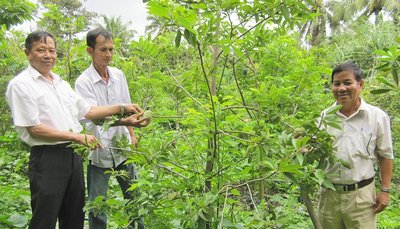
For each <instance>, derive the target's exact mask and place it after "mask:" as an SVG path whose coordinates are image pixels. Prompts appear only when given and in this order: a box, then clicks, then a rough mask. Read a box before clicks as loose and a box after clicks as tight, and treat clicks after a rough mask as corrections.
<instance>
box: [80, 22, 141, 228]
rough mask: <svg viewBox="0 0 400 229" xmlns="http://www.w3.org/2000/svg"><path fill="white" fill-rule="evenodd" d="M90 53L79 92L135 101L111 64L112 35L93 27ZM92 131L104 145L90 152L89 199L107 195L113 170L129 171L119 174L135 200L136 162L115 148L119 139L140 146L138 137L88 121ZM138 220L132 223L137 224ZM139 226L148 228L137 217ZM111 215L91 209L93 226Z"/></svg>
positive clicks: (96, 98)
mask: <svg viewBox="0 0 400 229" xmlns="http://www.w3.org/2000/svg"><path fill="white" fill-rule="evenodd" d="M86 42H87V49H86V50H87V52H88V53H89V55H90V56H91V58H92V64H91V65H90V66H89V68H87V69H86V70H85V71H84V72H83V73H82V74H81V75H80V76H79V77H78V79H77V80H76V82H75V91H76V92H77V93H78V94H80V95H81V96H82V97H83V98H84V99H85V100H86V102H88V103H89V104H90V105H93V106H98V105H109V104H115V103H120V104H126V103H131V99H130V94H129V89H128V84H127V81H126V78H125V75H124V74H123V73H122V71H120V70H119V69H117V68H114V67H110V66H109V64H110V62H111V59H112V56H113V51H114V44H113V38H112V34H111V33H110V32H109V31H107V30H105V29H103V28H97V29H94V30H91V31H89V32H88V33H87V36H86ZM87 129H88V131H89V132H91V133H93V134H94V135H95V136H96V137H97V138H98V139H100V142H101V144H102V145H103V148H98V149H96V150H94V151H92V152H91V153H90V155H89V164H88V169H87V173H88V174H87V183H88V194H89V201H93V200H95V199H96V197H98V196H104V197H106V196H107V190H108V183H109V180H110V173H107V171H110V170H111V169H113V170H117V171H125V172H126V173H127V175H128V179H126V178H122V177H117V181H118V183H119V185H120V187H121V190H122V193H123V195H124V198H125V199H129V200H131V199H133V195H132V193H131V192H130V191H128V188H129V187H130V186H131V184H132V181H133V180H134V179H137V174H136V173H137V172H136V168H135V165H134V164H126V163H125V162H126V160H127V158H126V157H125V156H124V155H122V153H121V152H119V151H117V150H115V147H116V145H115V142H114V141H115V140H114V139H115V138H118V139H121V138H126V139H127V140H129V142H130V143H131V144H134V145H136V144H137V139H136V136H135V132H134V130H133V128H132V127H125V126H118V127H111V128H109V129H108V130H103V129H102V127H101V126H96V125H95V124H94V123H92V122H90V123H88V124H87ZM134 223H135V222H132V225H130V226H131V227H133V226H134V225H133V224H134ZM136 223H137V224H138V228H144V225H143V220H142V219H141V218H140V220H137V222H136ZM106 227H107V217H106V215H105V214H104V213H99V214H97V215H94V214H93V212H89V228H90V229H103V228H104V229H105V228H106Z"/></svg>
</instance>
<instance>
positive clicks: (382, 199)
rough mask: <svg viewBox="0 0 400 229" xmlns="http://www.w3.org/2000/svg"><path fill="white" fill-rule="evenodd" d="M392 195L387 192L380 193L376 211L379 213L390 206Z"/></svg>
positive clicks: (376, 202)
mask: <svg viewBox="0 0 400 229" xmlns="http://www.w3.org/2000/svg"><path fill="white" fill-rule="evenodd" d="M389 200H390V194H389V193H387V192H379V193H378V195H377V196H376V198H375V204H374V211H375V213H379V212H381V211H383V210H385V208H386V207H387V206H388V205H389Z"/></svg>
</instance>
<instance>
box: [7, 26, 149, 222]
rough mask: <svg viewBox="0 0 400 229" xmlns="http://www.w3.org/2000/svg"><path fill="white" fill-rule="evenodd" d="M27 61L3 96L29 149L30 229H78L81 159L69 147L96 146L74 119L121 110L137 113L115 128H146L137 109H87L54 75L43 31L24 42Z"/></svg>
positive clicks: (52, 49) (51, 49)
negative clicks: (79, 145)
mask: <svg viewBox="0 0 400 229" xmlns="http://www.w3.org/2000/svg"><path fill="white" fill-rule="evenodd" d="M24 51H25V54H26V56H27V58H28V60H29V66H28V67H27V69H26V70H24V71H23V72H21V73H20V74H18V75H17V76H16V77H14V78H13V79H12V80H11V81H10V82H9V84H8V87H7V91H6V98H7V103H8V104H9V106H10V109H11V113H12V117H13V122H14V125H15V127H16V130H17V132H18V134H19V136H20V138H21V139H22V140H23V141H24V142H26V143H27V144H28V145H30V146H31V153H30V155H29V183H30V191H31V207H32V219H31V221H30V223H29V228H31V229H43V228H55V226H56V223H57V220H58V224H59V227H60V228H74V229H75V228H76V229H79V228H83V223H84V212H83V206H84V204H85V185H84V175H83V168H82V167H83V166H82V165H83V164H82V158H81V157H80V156H79V155H78V154H76V153H74V152H73V149H72V148H70V147H68V146H69V145H70V144H71V142H74V143H78V144H84V145H88V146H91V147H100V146H99V145H98V143H97V139H96V137H95V136H93V135H86V134H80V132H81V131H82V126H81V125H80V123H79V120H80V119H81V118H82V117H85V118H87V119H90V120H99V119H104V118H105V117H107V116H110V115H114V114H119V113H120V112H121V110H124V111H126V112H127V113H136V114H135V115H132V116H130V117H128V118H124V119H121V120H120V121H119V124H120V125H130V126H137V127H141V126H145V125H146V124H145V123H146V122H148V120H144V119H140V116H141V115H142V114H143V112H142V111H141V110H140V108H139V107H137V106H136V105H125V106H123V107H122V106H120V105H113V106H102V107H91V106H90V105H89V104H88V103H87V102H85V101H84V100H83V99H82V98H81V97H80V96H79V95H78V94H76V93H75V92H74V91H73V90H72V88H71V87H70V85H69V84H68V83H67V82H65V81H63V80H62V79H61V78H60V76H58V75H57V74H55V73H53V72H52V71H51V70H52V69H53V67H54V65H55V63H56V60H57V51H56V40H55V39H54V37H53V36H52V35H51V34H49V33H48V32H45V31H36V32H33V33H31V34H29V35H28V36H27V38H26V40H25V49H24Z"/></svg>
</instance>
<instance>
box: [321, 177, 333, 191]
mask: <svg viewBox="0 0 400 229" xmlns="http://www.w3.org/2000/svg"><path fill="white" fill-rule="evenodd" d="M322 187H324V188H327V189H332V190H336V189H335V186H333V184H332V182H331V181H329V180H326V179H325V180H324V181H323V182H322Z"/></svg>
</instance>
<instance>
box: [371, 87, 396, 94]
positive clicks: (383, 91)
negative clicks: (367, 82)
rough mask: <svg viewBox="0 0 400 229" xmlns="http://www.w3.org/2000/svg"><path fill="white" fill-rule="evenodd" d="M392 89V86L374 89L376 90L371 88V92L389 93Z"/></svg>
mask: <svg viewBox="0 0 400 229" xmlns="http://www.w3.org/2000/svg"><path fill="white" fill-rule="evenodd" d="M391 90H392V89H390V88H380V89H374V90H371V94H375V95H376V94H383V93H387V92H389V91H391Z"/></svg>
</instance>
